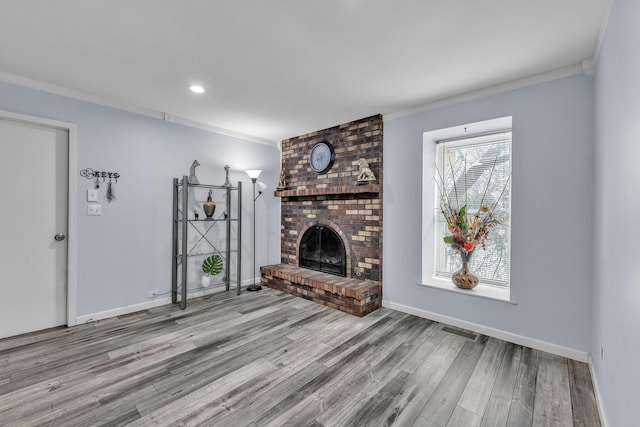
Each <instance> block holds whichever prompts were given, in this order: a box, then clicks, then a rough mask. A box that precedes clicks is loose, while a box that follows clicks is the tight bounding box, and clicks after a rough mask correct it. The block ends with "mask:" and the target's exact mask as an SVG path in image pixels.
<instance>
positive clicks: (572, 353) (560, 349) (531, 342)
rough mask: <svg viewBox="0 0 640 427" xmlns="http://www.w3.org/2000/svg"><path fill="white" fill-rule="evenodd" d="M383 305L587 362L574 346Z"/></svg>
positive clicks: (386, 305)
mask: <svg viewBox="0 0 640 427" xmlns="http://www.w3.org/2000/svg"><path fill="white" fill-rule="evenodd" d="M382 306H383V307H388V308H392V309H394V310H398V311H402V312H403V313H407V314H413V315H414V316H418V317H424V318H425V319H429V320H435V321H436V322H441V323H446V324H448V325H452V326H456V327H458V328H463V329H468V330H470V331H473V332H477V333H480V334H484V335H488V336H490V337H494V338H499V339H501V340H504V341H508V342H511V343H514V344H518V345H524V346H526V347H531V348H534V349H536V350H542V351H546V352H547V353H552V354H556V355H558V356H562V357H567V358H569V359H573V360H577V361H579V362H585V363H586V362H587V361H588V356H589V353H587V352H586V351H582V350H576V349H574V348H569V347H564V346H561V345H557V344H552V343H549V342H546V341H540V340H537V339H534V338H529V337H525V336H522V335H518V334H514V333H511V332H507V331H503V330H500V329H494V328H490V327H488V326H483V325H479V324H477V323H473V322H468V321H466V320H461V319H456V318H455V317H449V316H445V315H443V314H438V313H433V312H431V311H426V310H421V309H419V308H415V307H410V306H408V305H404V304H398V303H395V302H392V301H388V300H382Z"/></svg>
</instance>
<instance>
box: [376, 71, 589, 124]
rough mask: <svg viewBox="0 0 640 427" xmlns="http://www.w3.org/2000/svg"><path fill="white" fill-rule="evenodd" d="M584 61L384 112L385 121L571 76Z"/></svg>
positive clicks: (576, 73) (575, 73) (576, 72)
mask: <svg viewBox="0 0 640 427" xmlns="http://www.w3.org/2000/svg"><path fill="white" fill-rule="evenodd" d="M583 73H584V70H583V64H582V62H580V63H578V64H574V65H569V66H567V67H563V68H558V69H556V70H551V71H546V72H544V73H539V74H534V75H531V76H527V77H524V78H521V79H516V80H512V81H510V82H505V83H499V84H497V85H494V86H488V87H485V88H481V89H476V90H472V91H469V92H466V93H463V94H460V95H454V96H450V97H447V98H441V99H437V100H434V101H431V102H427V103H425V104H421V105H418V106H415V107H411V108H407V109H404V110H400V111H395V112H392V113H388V114H384V115H383V116H382V117H383V121H384V122H390V121H392V120H396V119H399V118H401V117H407V116H413V115H414V114H419V113H425V112H427V111H433V110H438V109H440V108H445V107H450V106H452V105H456V104H461V103H463V102H469V101H473V100H476V99H480V98H486V97H487V96H492V95H498V94H501V93H505V92H509V91H512V90H517V89H522V88H525V87H529V86H535V85H537V84H541V83H546V82H550V81H553V80H558V79H562V78H565V77H571V76H575V75H578V74H583Z"/></svg>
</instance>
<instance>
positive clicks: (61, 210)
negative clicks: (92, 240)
mask: <svg viewBox="0 0 640 427" xmlns="http://www.w3.org/2000/svg"><path fill="white" fill-rule="evenodd" d="M68 152H69V132H68V130H62V129H58V128H54V127H49V126H46V125H40V124H34V123H28V122H22V121H17V120H12V119H7V118H3V117H0V200H1V201H2V203H0V338H3V337H8V336H12V335H17V334H22V333H25V332H31V331H37V330H41V329H46V328H51V327H54V326H59V325H64V324H66V323H67V239H66V234H67V199H68V194H67V193H68V159H69V156H68ZM56 236H57V237H56ZM56 238H57V240H56Z"/></svg>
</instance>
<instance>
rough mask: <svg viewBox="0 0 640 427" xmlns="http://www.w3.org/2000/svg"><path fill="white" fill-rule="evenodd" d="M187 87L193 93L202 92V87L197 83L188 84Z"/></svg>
mask: <svg viewBox="0 0 640 427" xmlns="http://www.w3.org/2000/svg"><path fill="white" fill-rule="evenodd" d="M189 89H190V90H191V92H194V93H204V88H203V87H202V86H199V85H191V86H189Z"/></svg>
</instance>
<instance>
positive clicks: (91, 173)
mask: <svg viewBox="0 0 640 427" xmlns="http://www.w3.org/2000/svg"><path fill="white" fill-rule="evenodd" d="M80 176H82V177H84V178H87V179H94V180H95V185H96V188H100V184H101V183H104V182H106V180H107V178H109V184H111V183H112V180H114V179H115V181H116V183H117V182H118V178H120V174H119V173H118V172H102V171H95V170H93V169H91V168H86V169H82V170H81V171H80ZM114 198H115V197H114ZM107 200H109V198H108V197H107Z"/></svg>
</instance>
